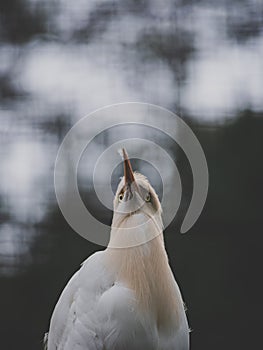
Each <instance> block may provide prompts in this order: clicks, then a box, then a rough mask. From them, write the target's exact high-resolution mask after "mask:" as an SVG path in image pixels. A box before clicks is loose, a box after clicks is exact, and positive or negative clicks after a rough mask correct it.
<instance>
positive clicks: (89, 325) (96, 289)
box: [47, 252, 110, 350]
mask: <svg viewBox="0 0 263 350" xmlns="http://www.w3.org/2000/svg"><path fill="white" fill-rule="evenodd" d="M102 256H103V252H97V253H95V254H93V255H92V256H90V257H89V258H88V259H87V260H86V261H85V262H84V263H83V266H82V267H81V269H80V270H79V271H77V272H76V273H75V274H74V275H73V277H72V278H71V279H70V281H69V282H68V284H67V285H66V287H65V289H64V290H63V292H62V294H61V296H60V298H59V300H58V302H57V304H56V306H55V309H54V312H53V315H52V317H51V322H50V328H49V334H48V340H47V349H48V350H60V349H61V350H62V349H63V350H72V349H74V350H77V349H78V350H83V349H87V344H88V349H89V350H93V349H94V350H95V349H96V350H101V349H103V345H102V343H101V340H100V339H99V337H98V335H97V332H96V328H97V326H96V324H94V323H93V322H92V318H93V317H94V316H93V313H94V304H95V300H96V298H97V295H99V294H100V293H101V291H102V290H103V288H107V286H105V284H107V283H110V282H109V281H108V279H109V278H107V277H109V276H104V275H103V274H105V272H104V270H103V267H102V265H101V260H102ZM83 303H84V305H83Z"/></svg>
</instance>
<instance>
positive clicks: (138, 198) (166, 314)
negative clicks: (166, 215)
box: [44, 148, 189, 350]
mask: <svg viewBox="0 0 263 350" xmlns="http://www.w3.org/2000/svg"><path fill="white" fill-rule="evenodd" d="M122 155H123V167H124V176H123V177H122V178H121V179H120V183H119V185H118V187H117V191H116V195H115V197H114V202H113V209H114V212H113V218H112V225H111V232H110V239H109V243H108V246H107V247H106V249H105V250H103V251H98V252H96V253H94V254H92V255H91V256H90V257H88V258H87V259H86V260H85V261H84V263H83V264H82V265H81V268H80V269H79V270H78V271H77V272H76V273H75V274H74V275H73V277H72V278H71V279H70V280H69V282H68V284H67V285H66V287H65V288H64V290H63V292H62V294H61V295H60V297H59V300H58V302H57V304H56V306H55V308H54V311H53V314H52V316H51V320H50V325H49V332H48V333H46V335H45V340H44V343H45V345H44V348H45V349H47V350H95V349H96V350H135V349H136V350H148V349H151V350H188V349H189V327H188V320H187V317H186V312H185V305H184V302H183V299H182V295H181V292H180V289H179V287H178V284H177V282H176V280H175V278H174V275H173V273H172V270H171V268H170V265H169V262H168V256H167V253H166V249H165V245H164V237H163V223H162V208H161V204H160V201H159V199H158V196H157V194H156V192H155V190H154V188H153V187H152V186H151V184H150V182H149V180H148V179H147V178H146V177H145V176H144V175H142V174H140V173H139V172H136V171H133V169H132V166H131V162H130V159H129V157H128V154H127V152H126V150H125V149H124V148H123V149H122Z"/></svg>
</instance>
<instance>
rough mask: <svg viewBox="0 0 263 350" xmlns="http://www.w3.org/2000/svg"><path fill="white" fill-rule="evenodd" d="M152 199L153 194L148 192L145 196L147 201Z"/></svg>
mask: <svg viewBox="0 0 263 350" xmlns="http://www.w3.org/2000/svg"><path fill="white" fill-rule="evenodd" d="M150 201H151V195H150V193H148V194H147V195H146V197H145V202H150Z"/></svg>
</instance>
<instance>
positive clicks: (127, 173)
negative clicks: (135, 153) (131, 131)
mask: <svg viewBox="0 0 263 350" xmlns="http://www.w3.org/2000/svg"><path fill="white" fill-rule="evenodd" d="M122 152H123V167H124V179H125V186H127V187H130V186H131V184H132V183H133V182H134V183H135V178H134V174H133V170H132V166H131V162H130V159H129V157H128V154H127V152H126V150H125V149H124V148H123V149H122Z"/></svg>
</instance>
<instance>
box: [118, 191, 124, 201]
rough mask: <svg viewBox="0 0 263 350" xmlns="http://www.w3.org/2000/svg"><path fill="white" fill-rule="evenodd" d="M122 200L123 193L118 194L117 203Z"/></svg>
mask: <svg viewBox="0 0 263 350" xmlns="http://www.w3.org/2000/svg"><path fill="white" fill-rule="evenodd" d="M123 198H124V196H123V193H120V194H119V202H121V201H123Z"/></svg>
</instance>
